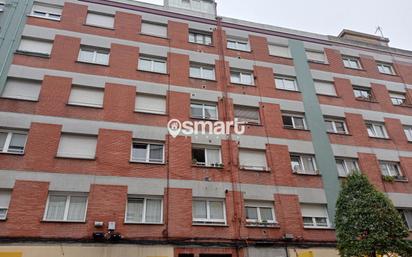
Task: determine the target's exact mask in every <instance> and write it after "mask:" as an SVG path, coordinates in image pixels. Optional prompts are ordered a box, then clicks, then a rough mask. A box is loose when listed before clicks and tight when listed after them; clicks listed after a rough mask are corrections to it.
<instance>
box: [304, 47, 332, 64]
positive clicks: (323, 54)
mask: <svg viewBox="0 0 412 257" xmlns="http://www.w3.org/2000/svg"><path fill="white" fill-rule="evenodd" d="M308 53H313V54H321V55H322V56H323V61H319V60H315V59H311V58H309V56H308ZM306 58H307V59H308V61H309V62H314V63H322V64H325V63H327V57H326V54H325V52H324V51H321V50H312V49H306Z"/></svg>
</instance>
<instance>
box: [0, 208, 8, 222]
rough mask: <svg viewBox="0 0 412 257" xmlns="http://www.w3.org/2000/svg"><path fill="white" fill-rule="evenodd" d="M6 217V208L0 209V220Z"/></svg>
mask: <svg viewBox="0 0 412 257" xmlns="http://www.w3.org/2000/svg"><path fill="white" fill-rule="evenodd" d="M6 217H7V209H6V208H0V220H4V219H6Z"/></svg>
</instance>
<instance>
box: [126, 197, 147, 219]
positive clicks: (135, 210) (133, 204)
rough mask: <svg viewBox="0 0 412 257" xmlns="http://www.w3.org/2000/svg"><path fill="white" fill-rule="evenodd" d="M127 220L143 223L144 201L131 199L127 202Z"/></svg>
mask: <svg viewBox="0 0 412 257" xmlns="http://www.w3.org/2000/svg"><path fill="white" fill-rule="evenodd" d="M126 220H127V221H129V222H143V199H129V200H128V201H127V213H126Z"/></svg>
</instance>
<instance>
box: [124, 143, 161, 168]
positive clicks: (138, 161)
mask: <svg viewBox="0 0 412 257" xmlns="http://www.w3.org/2000/svg"><path fill="white" fill-rule="evenodd" d="M134 144H145V145H147V148H146V159H145V160H144V161H143V160H135V159H133V145H134ZM151 145H162V146H163V149H162V161H161V162H156V161H150V147H151ZM130 162H136V163H154V164H164V163H165V144H164V143H162V142H147V141H140V140H133V142H132V147H131V151H130Z"/></svg>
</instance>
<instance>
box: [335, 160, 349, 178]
mask: <svg viewBox="0 0 412 257" xmlns="http://www.w3.org/2000/svg"><path fill="white" fill-rule="evenodd" d="M336 166H337V167H338V174H339V176H341V177H345V176H346V175H347V174H346V169H345V163H344V161H343V160H336Z"/></svg>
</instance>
